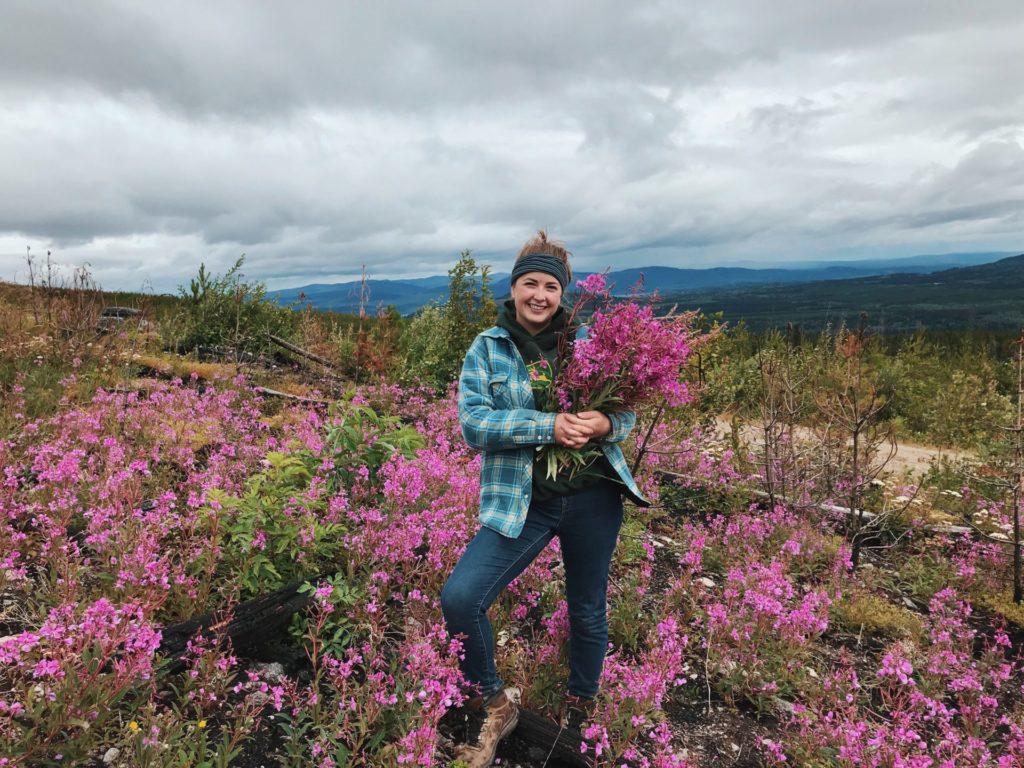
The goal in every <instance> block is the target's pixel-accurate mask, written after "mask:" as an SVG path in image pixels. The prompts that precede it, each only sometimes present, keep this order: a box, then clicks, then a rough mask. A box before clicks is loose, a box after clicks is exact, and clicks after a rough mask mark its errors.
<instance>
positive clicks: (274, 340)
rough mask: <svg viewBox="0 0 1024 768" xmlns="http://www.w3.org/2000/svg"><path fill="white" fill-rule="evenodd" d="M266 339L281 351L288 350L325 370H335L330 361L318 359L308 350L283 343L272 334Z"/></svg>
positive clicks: (318, 356) (288, 342)
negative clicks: (323, 367)
mask: <svg viewBox="0 0 1024 768" xmlns="http://www.w3.org/2000/svg"><path fill="white" fill-rule="evenodd" d="M267 338H268V339H269V340H270V342H271V343H273V344H276V345H277V346H279V347H281V348H282V349H286V350H288V351H289V352H291V353H292V354H294V355H298V356H299V357H304V358H306V359H307V360H312V361H313V362H315V363H320V365H323V366H326V367H327V368H330V369H331V370H334V369H335V368H337V366H336V365H335V364H334V363H332V362H331V361H330V360H328V359H327V358H325V357H320V355H317V354H314V353H312V352H310V351H308V350H305V349H303V348H302V347H299V346H296V345H295V344H292V343H291V342H290V341H285V340H284V339H282V338H281V337H280V336H275V335H274V334H272V333H268V334H267Z"/></svg>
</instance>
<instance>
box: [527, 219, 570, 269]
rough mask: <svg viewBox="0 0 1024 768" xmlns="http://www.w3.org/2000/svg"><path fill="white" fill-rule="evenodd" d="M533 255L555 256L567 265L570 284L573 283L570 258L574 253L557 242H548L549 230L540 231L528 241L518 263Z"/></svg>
mask: <svg viewBox="0 0 1024 768" xmlns="http://www.w3.org/2000/svg"><path fill="white" fill-rule="evenodd" d="M531 253H543V254H544V255H545V256H554V257H555V258H556V259H558V260H559V261H561V262H562V263H563V264H565V272H566V275H567V276H568V280H569V282H571V281H572V266H570V264H569V257H570V256H572V252H571V251H570V250H569V249H568V248H566V247H565V245H564V244H562V243H560V242H558V241H557V240H548V233H547V230H545V229H538V230H537V234H536V235H534V236H533V237H531V238H530V239H529V240H527V241H526V244H525V245H523V247H522V248H520V249H519V253H518V254H517V255H516V261H517V262H518V261H519V260H520V259H521V258H523V256H526V255H528V254H531Z"/></svg>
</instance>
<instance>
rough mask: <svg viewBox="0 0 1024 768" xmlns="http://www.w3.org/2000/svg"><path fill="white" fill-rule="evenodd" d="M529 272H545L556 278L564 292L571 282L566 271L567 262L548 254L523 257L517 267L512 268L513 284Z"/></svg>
mask: <svg viewBox="0 0 1024 768" xmlns="http://www.w3.org/2000/svg"><path fill="white" fill-rule="evenodd" d="M527 272H543V273H544V274H546V275H551V276H552V277H553V278H555V279H556V280H557V281H558V283H559V285H561V286H562V290H563V291H564V290H565V286H566V285H567V284H568V282H569V273H568V272H567V271H566V269H565V262H563V261H562V260H561V259H556V258H555V257H554V256H548V255H547V254H546V253H528V254H526V255H525V256H523V257H522V258H521V259H519V261H517V262H516V265H515V266H514V267H512V282H513V283H514V282H515V281H516V280H517V279H519V278H520V277H522V276H523V275H525V274H526V273H527Z"/></svg>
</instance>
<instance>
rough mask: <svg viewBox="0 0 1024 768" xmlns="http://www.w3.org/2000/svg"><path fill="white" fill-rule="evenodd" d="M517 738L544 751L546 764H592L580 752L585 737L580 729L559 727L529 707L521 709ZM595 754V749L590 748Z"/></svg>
mask: <svg viewBox="0 0 1024 768" xmlns="http://www.w3.org/2000/svg"><path fill="white" fill-rule="evenodd" d="M514 735H515V738H517V739H521V740H522V741H524V742H526V743H527V744H528V745H529V746H530V748H531V749H535V750H538V751H542V752H543V753H544V755H545V756H546V757H545V758H544V764H545V765H558V764H562V765H578V766H581V767H583V768H586V766H589V765H591V762H590V761H589V760H588V759H587V757H586V755H584V754H582V753H581V752H580V745H581V744H582V743H583V737H582V736H581V735H580V732H579V731H574V730H569V729H565V728H561V727H559V725H558V723H554V722H552V721H551V720H549V719H548V718H546V717H544V716H543V715H538V714H537V713H536V712H531V711H530V710H528V709H520V710H519V725H517V726H516V730H515V732H514ZM589 752H590V754H593V750H592V749H591V750H589Z"/></svg>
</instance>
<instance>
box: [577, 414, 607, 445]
mask: <svg viewBox="0 0 1024 768" xmlns="http://www.w3.org/2000/svg"><path fill="white" fill-rule="evenodd" d="M576 418H577V419H579V420H580V422H582V423H583V424H584V425H586V426H587V427H589V428H590V439H591V440H594V439H596V438H599V437H604V436H605V435H607V434H608V433H609V432H611V431H612V420H611V419H609V418H608V417H607V416H605V415H604V414H603V413H601V412H600V411H580V412H579V413H577V414H576Z"/></svg>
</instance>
